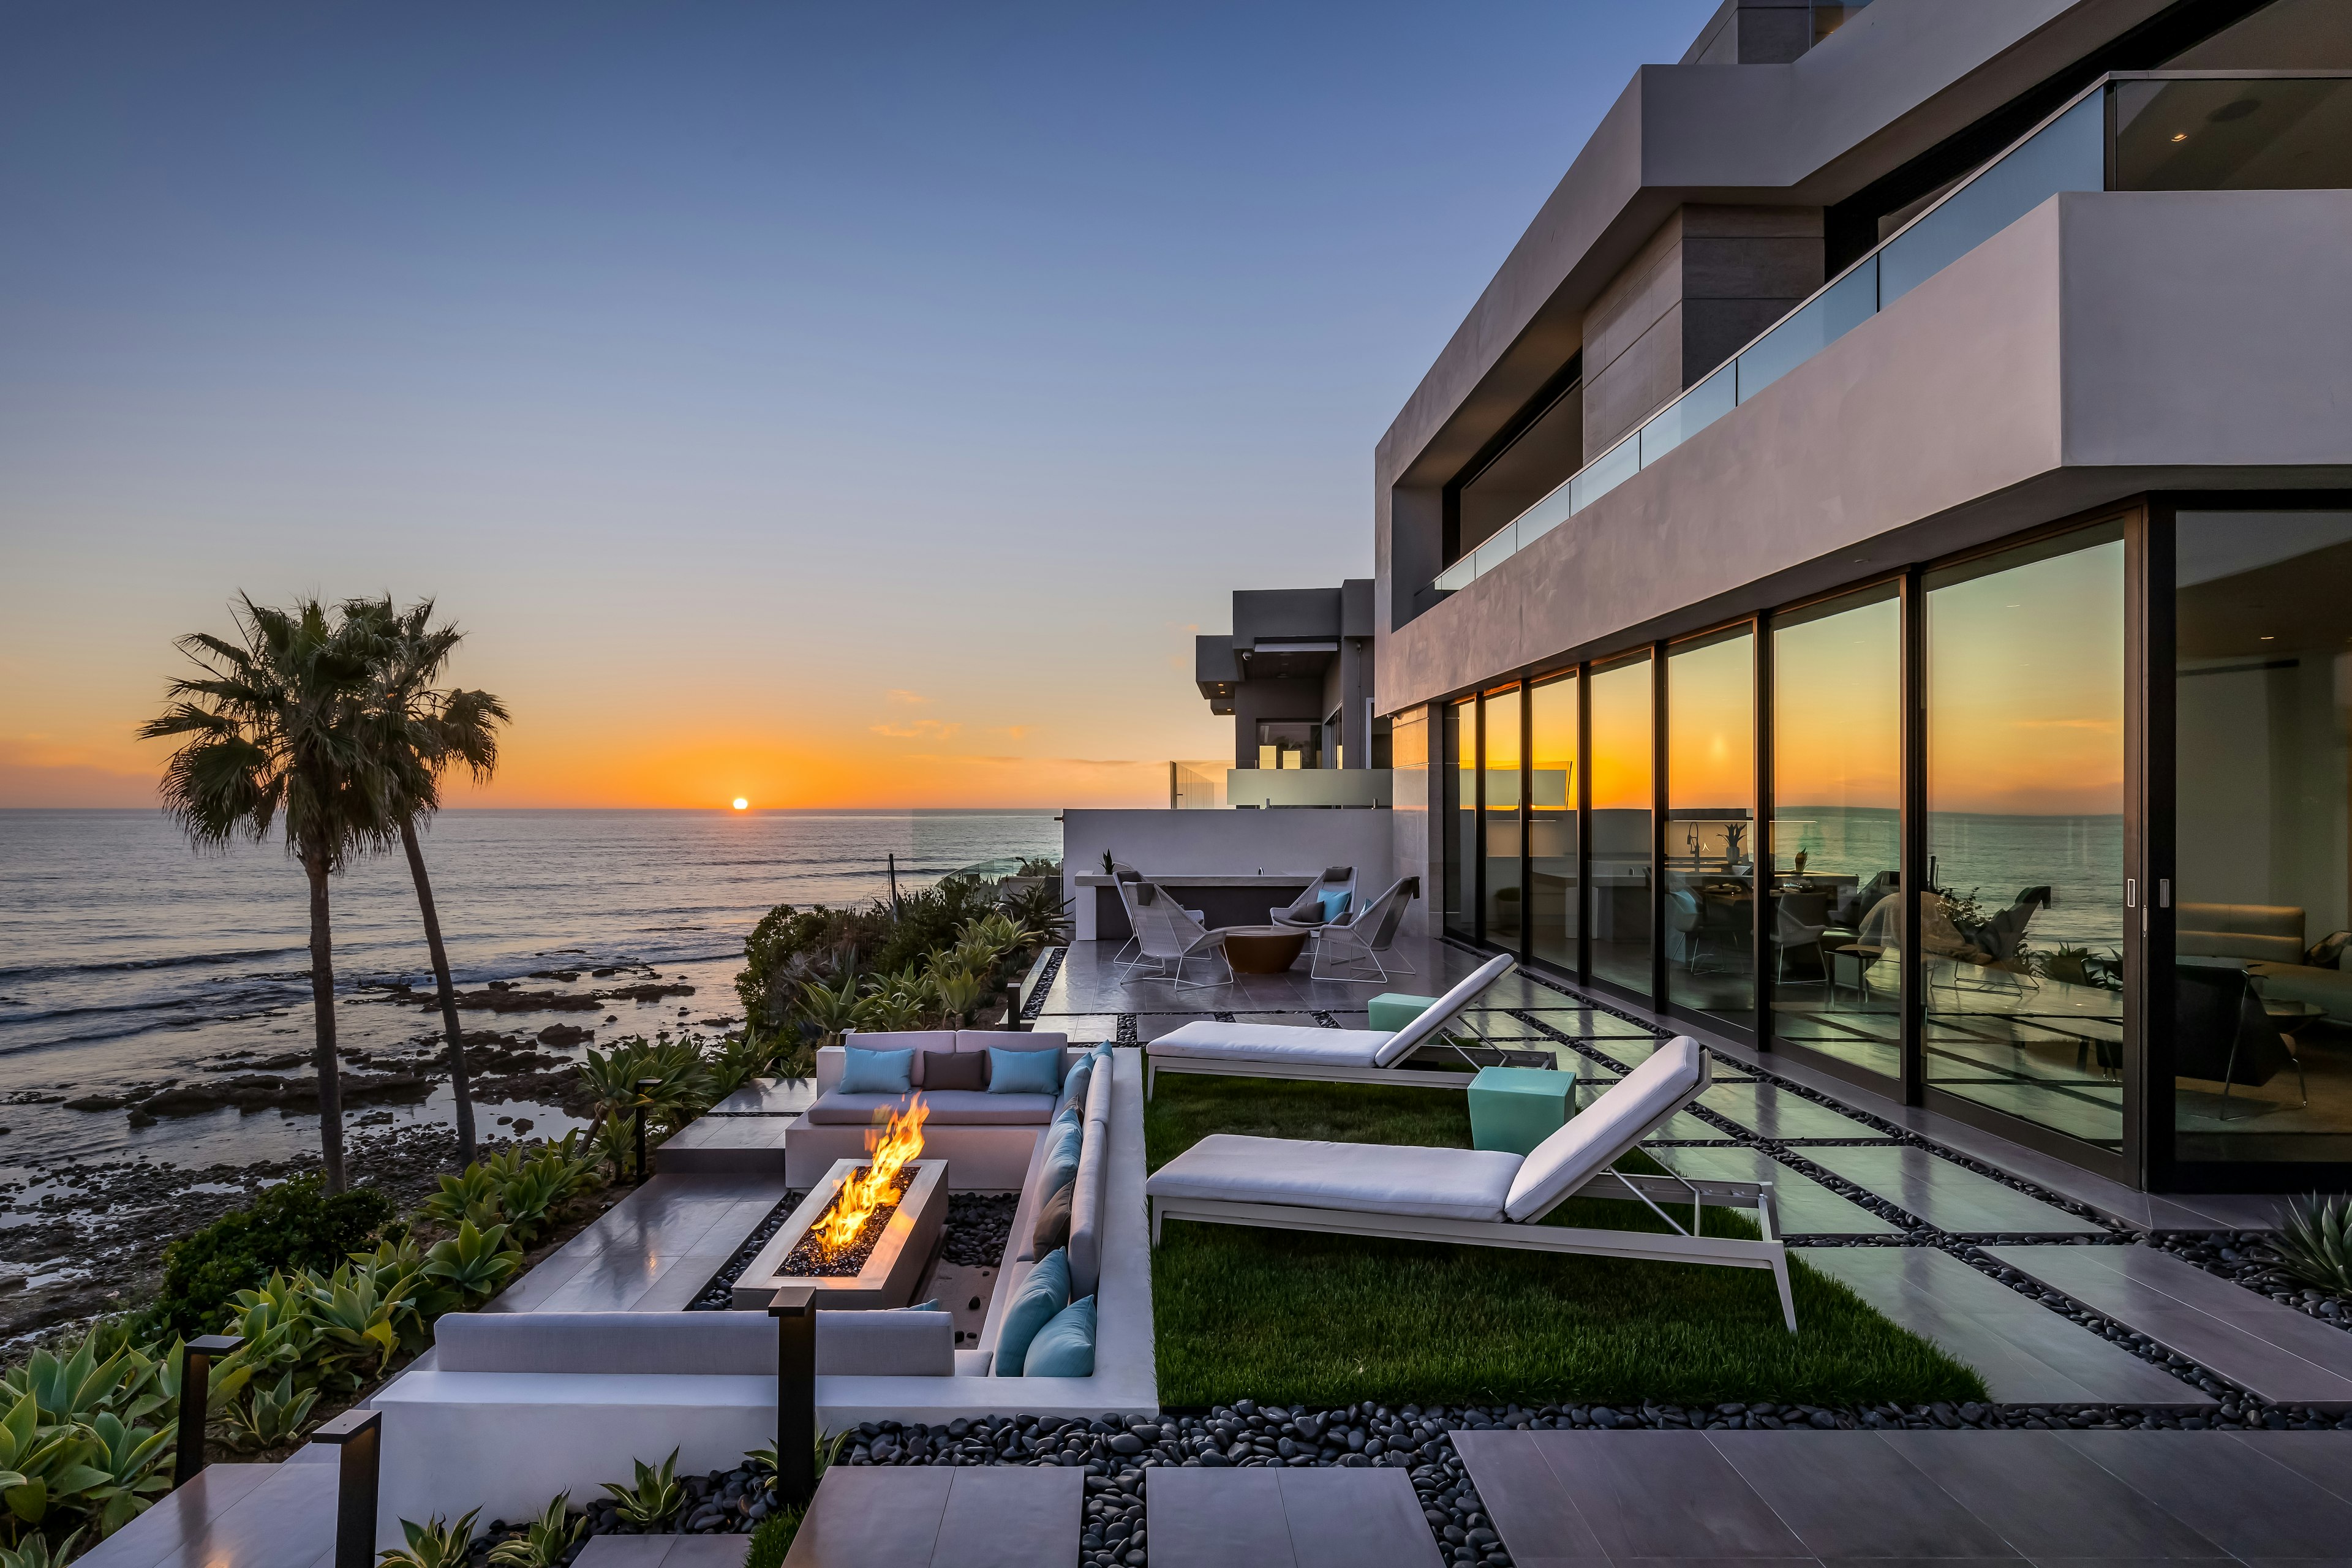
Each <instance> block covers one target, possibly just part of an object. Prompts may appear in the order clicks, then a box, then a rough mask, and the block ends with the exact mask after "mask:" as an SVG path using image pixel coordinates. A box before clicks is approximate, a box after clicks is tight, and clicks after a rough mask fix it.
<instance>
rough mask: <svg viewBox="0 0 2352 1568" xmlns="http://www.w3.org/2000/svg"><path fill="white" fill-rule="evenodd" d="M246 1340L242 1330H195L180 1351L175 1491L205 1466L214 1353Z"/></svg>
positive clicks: (173, 1487) (192, 1478)
mask: <svg viewBox="0 0 2352 1568" xmlns="http://www.w3.org/2000/svg"><path fill="white" fill-rule="evenodd" d="M244 1343H245V1337H244V1336H243V1335H242V1334H198V1335H197V1336H196V1337H195V1338H194V1339H193V1340H190V1341H189V1342H188V1344H187V1348H186V1349H185V1350H184V1351H183V1352H180V1440H179V1445H178V1447H175V1448H174V1449H173V1452H172V1489H173V1490H174V1491H177V1490H178V1489H180V1488H182V1487H184V1486H186V1485H187V1484H188V1483H189V1482H190V1481H193V1480H194V1479H196V1472H197V1471H199V1470H201V1469H203V1468H205V1415H207V1414H209V1412H208V1411H207V1409H206V1406H208V1405H211V1404H212V1391H213V1357H215V1356H216V1355H227V1354H228V1353H229V1352H232V1351H234V1350H236V1348H237V1347H238V1346H240V1345H242V1344H244Z"/></svg>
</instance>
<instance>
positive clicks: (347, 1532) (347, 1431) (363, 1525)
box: [310, 1410, 383, 1568]
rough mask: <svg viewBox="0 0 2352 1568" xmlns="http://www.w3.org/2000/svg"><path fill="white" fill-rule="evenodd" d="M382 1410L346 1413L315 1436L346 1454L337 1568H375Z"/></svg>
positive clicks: (339, 1482)
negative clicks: (379, 1439) (377, 1482)
mask: <svg viewBox="0 0 2352 1568" xmlns="http://www.w3.org/2000/svg"><path fill="white" fill-rule="evenodd" d="M382 1428H383V1411H381V1410H346V1411H344V1412H343V1413H342V1414H341V1415H338V1416H336V1417H335V1418H334V1419H333V1420H332V1421H330V1422H328V1423H327V1424H326V1425H325V1426H321V1427H320V1428H319V1429H318V1430H317V1431H315V1432H313V1433H311V1434H310V1441H312V1442H313V1443H331V1444H333V1445H334V1446H335V1447H339V1448H341V1450H342V1455H341V1462H340V1463H339V1464H338V1465H337V1466H336V1471H337V1474H336V1478H335V1568H374V1564H375V1510H376V1477H377V1471H378V1468H379V1467H380V1465H381V1462H382V1459H383V1449H382V1447H381V1445H380V1444H379V1442H378V1440H377V1439H378V1438H379V1436H381V1435H382Z"/></svg>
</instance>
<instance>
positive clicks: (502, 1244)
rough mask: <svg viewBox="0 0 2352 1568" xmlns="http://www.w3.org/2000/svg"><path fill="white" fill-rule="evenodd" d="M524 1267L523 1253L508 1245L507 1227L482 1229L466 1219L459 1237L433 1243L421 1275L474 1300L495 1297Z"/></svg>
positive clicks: (458, 1228)
mask: <svg viewBox="0 0 2352 1568" xmlns="http://www.w3.org/2000/svg"><path fill="white" fill-rule="evenodd" d="M521 1267H522V1254H521V1253H520V1252H518V1251H516V1250H515V1249H514V1248H513V1247H509V1246H508V1245H507V1227H506V1226H502V1225H494V1226H490V1228H489V1229H488V1230H478V1229H476V1228H475V1226H474V1222H473V1221H472V1220H466V1221H464V1222H463V1223H461V1224H460V1225H459V1226H457V1235H455V1236H453V1237H449V1239H447V1240H446V1241H436V1242H435V1243H434V1244H433V1249H432V1250H431V1251H429V1252H427V1253H426V1254H425V1263H424V1267H423V1268H421V1269H420V1270H419V1272H421V1273H422V1274H424V1275H425V1277H426V1278H427V1279H436V1280H439V1281H440V1282H441V1283H442V1285H443V1286H444V1287H445V1288H446V1289H452V1290H455V1291H457V1293H458V1295H459V1296H460V1297H461V1298H463V1299H467V1300H470V1299H471V1298H473V1297H476V1296H488V1295H489V1294H491V1293H492V1292H493V1291H495V1290H497V1289H498V1288H499V1286H501V1285H503V1284H505V1283H506V1282H507V1279H508V1278H509V1276H510V1275H512V1274H513V1273H514V1271H515V1270H516V1269H518V1268H521Z"/></svg>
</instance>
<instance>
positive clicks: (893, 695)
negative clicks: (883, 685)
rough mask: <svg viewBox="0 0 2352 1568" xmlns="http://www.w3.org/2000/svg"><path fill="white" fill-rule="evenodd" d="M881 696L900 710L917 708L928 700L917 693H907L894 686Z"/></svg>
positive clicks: (902, 688)
mask: <svg viewBox="0 0 2352 1568" xmlns="http://www.w3.org/2000/svg"><path fill="white" fill-rule="evenodd" d="M883 696H885V697H886V698H887V699H888V700H891V701H892V702H895V703H897V704H898V706H899V707H901V708H919V707H921V706H922V705H923V704H924V703H926V702H929V700H930V699H929V698H928V697H926V696H924V695H923V694H922V693H921V692H919V691H908V689H905V688H904V687H896V686H894V687H892V688H891V689H889V690H888V691H886V692H884V693H883Z"/></svg>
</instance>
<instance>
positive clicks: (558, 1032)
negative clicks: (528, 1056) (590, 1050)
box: [539, 1024, 596, 1046]
mask: <svg viewBox="0 0 2352 1568" xmlns="http://www.w3.org/2000/svg"><path fill="white" fill-rule="evenodd" d="M595 1037H596V1031H595V1030H593V1029H583V1028H582V1027H580V1026H579V1025H577V1024H550V1025H549V1026H547V1027H545V1028H544V1029H541V1031H540V1032H539V1043H540V1044H541V1045H542V1046H576V1045H579V1044H581V1043H582V1042H583V1041H587V1040H593V1039H594V1038H595Z"/></svg>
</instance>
